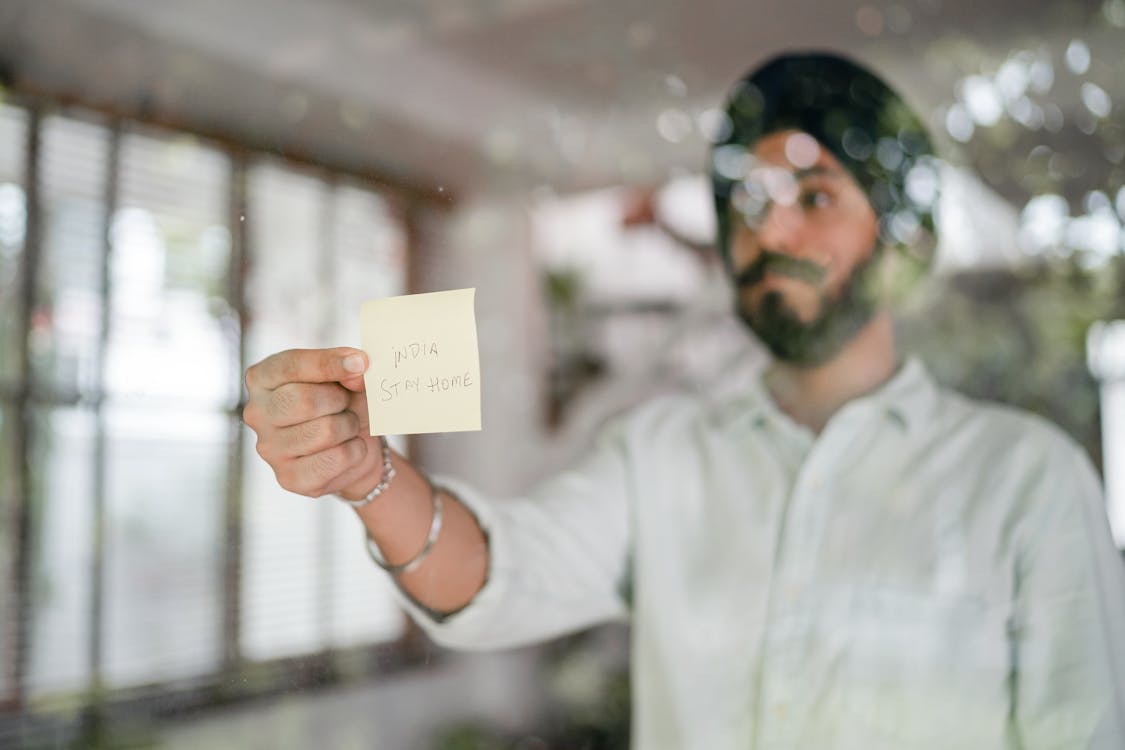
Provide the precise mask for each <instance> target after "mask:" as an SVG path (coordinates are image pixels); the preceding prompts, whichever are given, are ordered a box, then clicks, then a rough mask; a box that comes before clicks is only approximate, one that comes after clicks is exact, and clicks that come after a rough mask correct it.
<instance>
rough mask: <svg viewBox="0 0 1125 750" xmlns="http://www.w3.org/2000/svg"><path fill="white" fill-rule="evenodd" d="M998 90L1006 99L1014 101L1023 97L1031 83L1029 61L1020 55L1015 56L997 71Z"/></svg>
mask: <svg viewBox="0 0 1125 750" xmlns="http://www.w3.org/2000/svg"><path fill="white" fill-rule="evenodd" d="M995 83H996V90H997V91H999V92H1000V96H1001V97H1003V99H1004V101H1007V102H1014V101H1016V100H1018V99H1020V98H1021V97H1023V95H1024V92H1025V91H1027V87H1028V85H1029V84H1030V83H1031V71H1030V70H1029V69H1028V66H1027V62H1026V61H1025V60H1023V59H1021V58H1019V57H1013V58H1011V59H1009V60H1007V61H1005V63H1004V64H1003V65H1001V66H1000V70H998V71H996V77H995Z"/></svg>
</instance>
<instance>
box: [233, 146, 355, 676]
mask: <svg viewBox="0 0 1125 750" xmlns="http://www.w3.org/2000/svg"><path fill="white" fill-rule="evenodd" d="M327 200H328V191H327V188H326V186H325V185H324V183H323V182H321V181H320V180H317V179H315V178H313V177H311V176H309V175H306V174H302V173H299V172H295V171H292V170H287V169H285V168H283V167H280V166H277V165H275V164H270V163H266V164H261V165H258V166H255V167H254V168H252V169H251V170H250V173H249V175H248V181H247V223H248V226H247V230H248V235H249V237H248V240H249V243H250V272H249V276H248V278H247V282H246V287H247V289H246V294H247V302H248V306H249V319H250V321H251V323H250V326H249V329H248V331H247V342H246V345H247V353H248V354H247V356H248V359H249V361H251V362H256V361H258V360H260V359H262V358H263V357H265V356H267V355H269V354H272V353H274V352H277V351H281V350H283V349H290V348H295V347H313V346H318V345H320V344H321V343H324V338H325V337H324V329H325V321H326V320H327V306H326V300H329V299H331V295H330V294H329V293H328V292H329V291H330V290H329V289H328V288H327V287H326V286H324V285H323V284H322V283H321V282H322V279H323V277H324V271H325V266H323V265H322V263H321V259H322V251H323V249H324V247H323V246H324V245H325V242H324V239H323V238H324V234H325V233H324V229H325V226H326V222H325V217H326V208H327ZM252 446H253V437H252V436H251V437H250V439H249V442H248V443H247V447H246V459H245V465H246V471H245V474H244V476H243V498H244V512H245V519H246V520H245V524H246V525H245V530H244V546H243V560H242V566H243V567H242V576H243V587H242V596H243V619H242V623H243V631H242V636H243V642H242V647H243V650H244V653H245V655H246V656H247V657H249V658H251V659H266V658H272V657H277V656H285V655H291V654H299V653H308V652H312V651H317V650H320V649H321V648H322V647H323V645H325V644H326V642H327V637H328V623H329V622H330V613H329V611H328V609H327V607H326V606H323V605H324V604H325V603H326V602H327V601H329V599H328V597H329V596H330V594H329V589H328V588H326V587H325V586H324V585H323V584H324V582H325V581H326V575H325V570H326V565H327V558H326V557H325V555H327V554H328V551H327V549H326V548H325V545H324V543H323V541H321V540H325V539H326V535H327V533H328V532H327V530H328V528H329V526H328V525H329V524H330V523H331V520H330V513H331V511H332V510H336V509H334V508H331V507H330V506H329V504H328V502H327V501H325V502H317V501H315V500H311V499H309V498H306V497H299V496H297V495H292V494H289V493H287V492H285V491H284V490H282V489H281V488H280V487H279V486H278V484H277V480H276V479H275V478H274V475H273V472H272V471H271V470H270V468H269V466H267V465H266V463H265V462H263V461H262V459H261V458H259V457H258V455H257V453H256V452H255V451H254V449H253V447H252Z"/></svg>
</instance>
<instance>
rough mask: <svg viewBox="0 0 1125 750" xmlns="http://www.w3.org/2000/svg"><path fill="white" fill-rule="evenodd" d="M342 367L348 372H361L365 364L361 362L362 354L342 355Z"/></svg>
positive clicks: (365, 367)
mask: <svg viewBox="0 0 1125 750" xmlns="http://www.w3.org/2000/svg"><path fill="white" fill-rule="evenodd" d="M344 369H345V370H347V371H348V372H355V373H359V372H363V371H364V370H366V369H367V366H366V365H365V364H364V362H363V356H362V355H360V354H349V355H348V356H346V357H344Z"/></svg>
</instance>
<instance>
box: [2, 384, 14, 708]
mask: <svg viewBox="0 0 1125 750" xmlns="http://www.w3.org/2000/svg"><path fill="white" fill-rule="evenodd" d="M13 417H14V414H13V411H12V410H11V408H9V406H8V404H7V403H6V402H4V401H0V539H11V538H12V525H11V519H12V518H14V515H13V513H12V511H13V510H14V507H13V505H14V503H15V500H16V494H15V491H16V480H17V477H16V476H15V474H14V471H13V470H14V468H15V457H14V456H13V455H12V450H13V449H14V447H15V446H14V442H13V441H14V440H15V435H14V429H13ZM12 547H13V545H11V544H4V545H0V602H11V601H13V597H14V595H15V592H14V591H13V589H12V565H13V563H14V562H15V559H14V555H13V553H14V551H15V550H14V549H13V548H12ZM5 609H7V608H6V607H5ZM12 624H13V623H12V621H11V618H10V617H9V616H8V613H7V612H3V613H0V643H10V642H11V641H10V640H9V638H10V637H11V634H10V628H11V626H12ZM8 678H9V674H8V670H6V669H4V670H0V695H7V693H8V691H9V690H10V689H11V685H10V684H9V680H8Z"/></svg>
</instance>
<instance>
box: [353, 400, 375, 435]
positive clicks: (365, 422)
mask: <svg viewBox="0 0 1125 750" xmlns="http://www.w3.org/2000/svg"><path fill="white" fill-rule="evenodd" d="M348 411H350V412H352V413H354V414H355V415H356V416H357V417H359V432H360V434H361V435H368V434H370V432H371V420H370V414H369V413H368V411H367V394H366V393H365V392H363V391H360V392H358V393H351V394H349V396H348Z"/></svg>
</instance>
